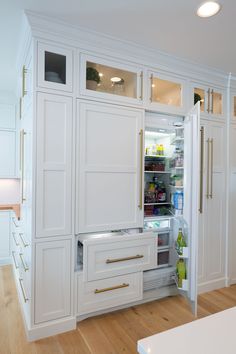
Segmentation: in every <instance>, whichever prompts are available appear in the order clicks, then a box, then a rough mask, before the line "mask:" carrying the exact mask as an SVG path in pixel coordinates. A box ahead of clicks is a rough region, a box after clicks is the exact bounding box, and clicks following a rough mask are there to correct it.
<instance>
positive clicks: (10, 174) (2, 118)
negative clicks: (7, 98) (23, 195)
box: [0, 104, 18, 178]
mask: <svg viewBox="0 0 236 354" xmlns="http://www.w3.org/2000/svg"><path fill="white" fill-rule="evenodd" d="M0 143H1V149H0V178H15V177H17V174H18V171H17V134H16V117H15V106H14V105H10V104H0Z"/></svg>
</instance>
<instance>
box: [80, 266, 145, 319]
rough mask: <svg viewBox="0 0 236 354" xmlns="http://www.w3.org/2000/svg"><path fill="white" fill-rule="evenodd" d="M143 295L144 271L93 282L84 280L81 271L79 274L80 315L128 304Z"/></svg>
mask: <svg viewBox="0 0 236 354" xmlns="http://www.w3.org/2000/svg"><path fill="white" fill-rule="evenodd" d="M142 297H143V273H142V272H139V273H131V274H126V275H121V276H118V277H113V278H108V279H103V280H96V281H92V282H84V281H83V276H82V274H81V273H79V274H78V275H77V314H78V315H84V314H87V313H91V312H95V311H99V310H103V309H108V308H111V307H115V306H119V305H124V304H128V303H130V302H133V301H138V300H141V299H142Z"/></svg>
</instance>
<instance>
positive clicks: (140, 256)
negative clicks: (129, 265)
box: [106, 254, 144, 264]
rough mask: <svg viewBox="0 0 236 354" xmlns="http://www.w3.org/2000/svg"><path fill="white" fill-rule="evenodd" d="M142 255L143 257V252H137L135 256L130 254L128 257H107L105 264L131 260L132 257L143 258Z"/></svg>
mask: <svg viewBox="0 0 236 354" xmlns="http://www.w3.org/2000/svg"><path fill="white" fill-rule="evenodd" d="M143 257H144V255H143V254H137V255H136V256H130V257H124V258H115V259H107V260H106V264H110V263H117V262H125V261H131V260H132V259H139V258H143Z"/></svg>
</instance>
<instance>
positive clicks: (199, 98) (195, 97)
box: [194, 93, 202, 105]
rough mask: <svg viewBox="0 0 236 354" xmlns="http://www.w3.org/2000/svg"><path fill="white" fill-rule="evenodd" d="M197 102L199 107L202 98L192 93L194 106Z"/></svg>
mask: <svg viewBox="0 0 236 354" xmlns="http://www.w3.org/2000/svg"><path fill="white" fill-rule="evenodd" d="M198 101H200V105H201V104H202V98H201V96H200V95H199V93H194V104H196V103H197V102H198Z"/></svg>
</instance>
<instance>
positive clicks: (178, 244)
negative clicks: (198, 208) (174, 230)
mask: <svg viewBox="0 0 236 354" xmlns="http://www.w3.org/2000/svg"><path fill="white" fill-rule="evenodd" d="M186 246H187V245H186V241H185V239H184V235H183V232H182V228H181V227H180V228H179V232H178V237H177V240H176V250H177V253H178V254H179V255H180V256H182V254H183V247H186Z"/></svg>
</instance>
